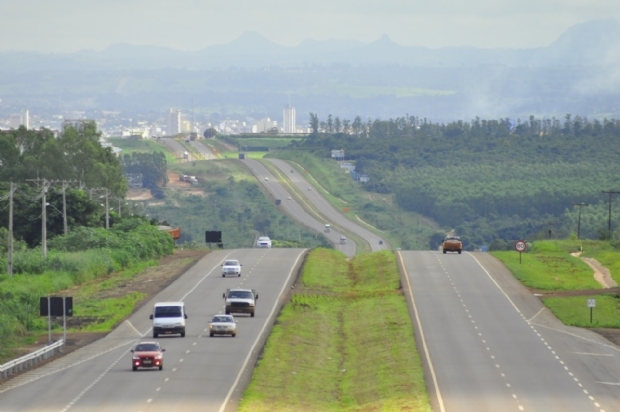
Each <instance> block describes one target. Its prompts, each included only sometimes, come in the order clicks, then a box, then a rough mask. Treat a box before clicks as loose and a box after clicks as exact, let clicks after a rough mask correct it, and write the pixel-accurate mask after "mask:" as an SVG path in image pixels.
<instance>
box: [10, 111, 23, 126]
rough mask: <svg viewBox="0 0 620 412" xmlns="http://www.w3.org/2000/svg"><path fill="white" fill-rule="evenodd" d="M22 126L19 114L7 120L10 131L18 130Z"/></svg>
mask: <svg viewBox="0 0 620 412" xmlns="http://www.w3.org/2000/svg"><path fill="white" fill-rule="evenodd" d="M21 124H22V115H21V114H12V115H11V118H10V119H9V127H10V128H11V129H18V128H19V126H21Z"/></svg>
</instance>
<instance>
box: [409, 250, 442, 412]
mask: <svg viewBox="0 0 620 412" xmlns="http://www.w3.org/2000/svg"><path fill="white" fill-rule="evenodd" d="M397 253H398V258H399V259H400V265H401V267H402V268H403V271H404V272H405V273H404V274H405V279H407V286H408V287H409V297H410V298H411V305H412V306H413V312H414V314H415V320H416V323H417V324H418V330H419V331H420V337H421V338H422V347H423V348H424V355H425V356H426V361H427V362H428V368H429V369H430V371H431V376H432V378H433V385H434V386H435V391H436V393H437V401H438V402H439V410H440V411H441V412H445V411H446V409H445V407H444V405H443V398H442V397H441V390H440V389H439V384H438V383H437V375H435V368H434V367H433V361H432V360H431V356H430V354H429V352H428V346H427V345H426V339H425V338H424V329H423V328H422V322H420V316H419V315H418V308H417V306H416V304H415V299H414V298H413V290H412V289H411V282H410V281H409V273H408V272H407V268H406V267H405V262H404V261H403V255H402V253H401V252H400V251H399V252H397Z"/></svg>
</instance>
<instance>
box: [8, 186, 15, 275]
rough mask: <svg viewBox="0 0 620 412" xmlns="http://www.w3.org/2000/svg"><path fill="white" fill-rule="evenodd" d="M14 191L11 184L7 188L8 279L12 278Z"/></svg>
mask: <svg viewBox="0 0 620 412" xmlns="http://www.w3.org/2000/svg"><path fill="white" fill-rule="evenodd" d="M15 189H16V188H15V186H14V185H13V182H11V186H10V188H9V244H8V249H9V257H8V265H7V272H8V274H9V277H13V193H15Z"/></svg>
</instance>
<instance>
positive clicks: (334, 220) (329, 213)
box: [267, 159, 389, 252]
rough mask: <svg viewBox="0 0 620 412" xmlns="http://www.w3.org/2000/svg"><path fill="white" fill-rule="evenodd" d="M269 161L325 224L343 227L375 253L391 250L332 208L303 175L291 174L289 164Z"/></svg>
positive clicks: (378, 238) (278, 160) (379, 237)
mask: <svg viewBox="0 0 620 412" xmlns="http://www.w3.org/2000/svg"><path fill="white" fill-rule="evenodd" d="M267 160H269V161H270V162H271V163H273V164H274V165H275V166H276V167H277V168H278V169H280V171H282V173H284V174H286V175H287V176H288V178H289V179H291V181H292V182H293V184H294V185H295V186H297V187H298V188H299V189H300V190H301V192H302V193H303V194H304V196H305V197H306V198H307V199H308V201H309V202H310V203H312V204H313V205H314V208H315V209H316V210H318V211H319V212H320V213H321V215H323V216H325V217H326V218H327V219H328V222H325V223H330V224H332V225H334V226H337V227H341V228H344V229H346V230H348V231H350V232H353V233H355V234H356V235H358V236H359V237H361V238H363V239H364V240H366V241H367V242H368V243H369V244H370V249H371V250H372V251H373V252H374V251H377V250H382V249H389V244H388V243H387V241H385V240H384V239H383V238H382V237H381V236H379V235H377V234H375V233H374V232H371V231H370V230H368V229H366V228H364V227H363V226H361V225H358V224H356V223H355V222H352V221H351V220H349V219H347V218H346V217H345V216H344V215H343V214H342V213H340V212H339V211H338V210H336V208H334V206H332V205H331V204H330V203H329V202H328V201H327V200H326V199H325V198H324V197H323V196H322V195H321V194H320V193H318V192H317V191H316V190H314V189H313V186H312V185H311V184H310V183H309V182H308V180H307V179H306V178H305V177H304V176H303V175H302V174H301V173H296V172H291V170H293V169H292V168H291V165H290V164H289V163H287V162H286V161H284V160H280V159H267ZM308 189H310V190H308ZM379 241H382V242H383V244H379Z"/></svg>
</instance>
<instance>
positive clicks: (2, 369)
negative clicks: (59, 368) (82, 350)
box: [0, 339, 65, 379]
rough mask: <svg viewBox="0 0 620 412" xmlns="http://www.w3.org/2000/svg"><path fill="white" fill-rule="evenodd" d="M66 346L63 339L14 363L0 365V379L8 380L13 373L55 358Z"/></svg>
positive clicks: (15, 360)
mask: <svg viewBox="0 0 620 412" xmlns="http://www.w3.org/2000/svg"><path fill="white" fill-rule="evenodd" d="M64 344H65V342H64V341H63V340H62V339H61V340H59V341H57V342H54V343H52V344H51V345H48V346H46V347H44V348H41V349H39V350H36V351H34V352H32V353H29V354H27V355H24V356H22V357H20V358H17V359H13V360H12V361H8V362H7V363H5V364H3V365H0V378H2V379H4V378H7V377H8V376H9V375H11V374H13V373H16V372H21V371H23V370H26V369H29V368H31V367H32V366H33V365H36V364H37V363H39V362H41V361H43V360H45V359H49V358H50V357H52V356H54V354H55V353H56V351H58V352H60V351H62V346H63V345H64Z"/></svg>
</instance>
